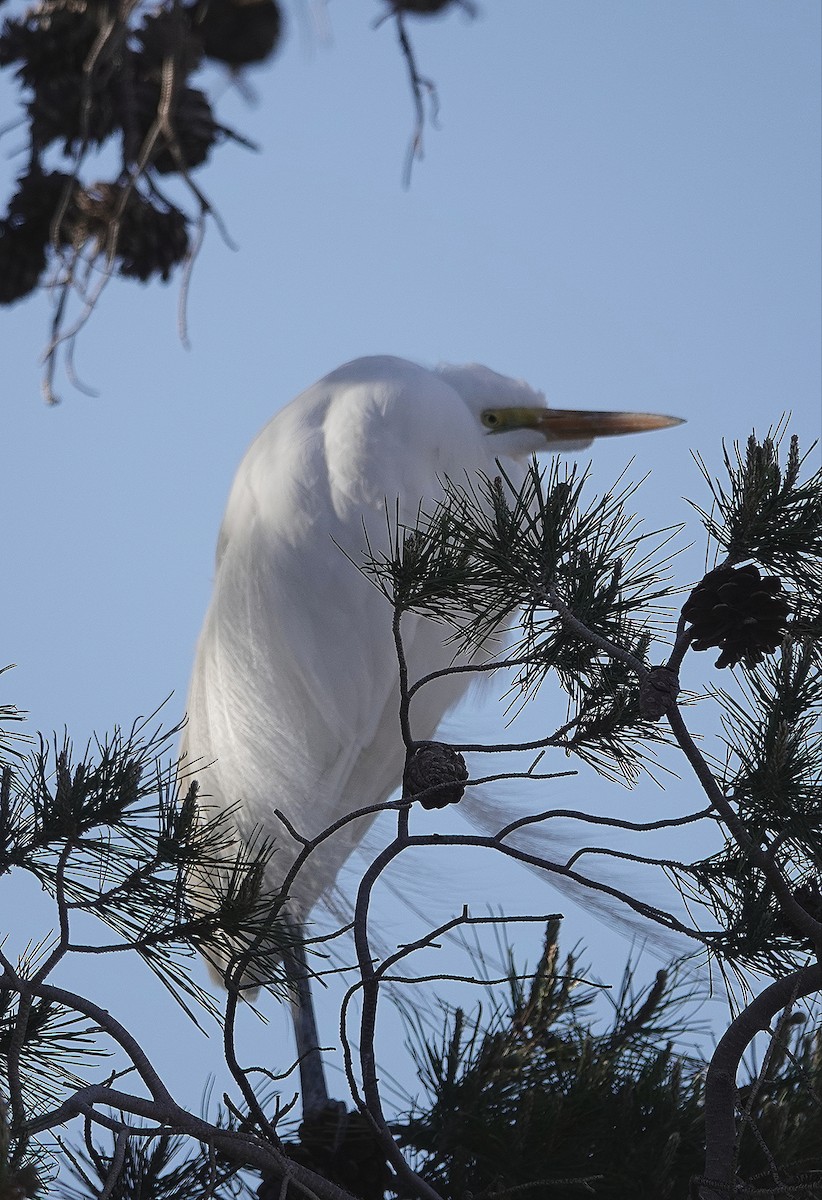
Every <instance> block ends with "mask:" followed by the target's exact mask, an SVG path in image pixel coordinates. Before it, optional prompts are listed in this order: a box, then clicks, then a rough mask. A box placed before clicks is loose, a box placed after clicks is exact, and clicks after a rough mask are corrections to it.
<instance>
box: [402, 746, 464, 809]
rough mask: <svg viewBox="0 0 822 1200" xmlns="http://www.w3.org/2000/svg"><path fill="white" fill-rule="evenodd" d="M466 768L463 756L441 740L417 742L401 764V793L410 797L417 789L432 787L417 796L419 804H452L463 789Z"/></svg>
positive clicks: (429, 805) (461, 795)
mask: <svg viewBox="0 0 822 1200" xmlns="http://www.w3.org/2000/svg"><path fill="white" fill-rule="evenodd" d="M467 778H468V768H467V767H466V765H465V759H464V758H463V757H462V755H461V754H460V753H459V752H458V751H457V750H453V749H452V748H451V747H450V746H446V745H445V744H444V743H443V742H420V743H419V745H418V746H417V747H416V749H415V750H414V753H413V754H412V755H411V757H410V759H409V760H408V763H407V765H406V768H405V793H406V795H407V796H408V797H409V799H411V800H413V799H415V798H416V797H417V796H419V795H420V793H421V792H427V791H428V790H429V789H431V788H436V789H437V790H436V791H435V792H431V794H430V795H428V796H423V797H422V798H421V799H420V804H421V805H422V806H423V808H429V809H431V808H445V806H446V805H447V804H456V803H457V802H458V801H459V800H461V799H462V797H463V794H464V792H465V786H464V784H465V781H466V779H467Z"/></svg>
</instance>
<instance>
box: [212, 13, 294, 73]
mask: <svg viewBox="0 0 822 1200" xmlns="http://www.w3.org/2000/svg"><path fill="white" fill-rule="evenodd" d="M190 11H191V13H192V15H193V19H194V28H195V30H196V31H197V33H198V35H199V36H200V38H201V39H202V43H203V49H204V50H205V53H206V55H207V57H208V58H213V59H216V61H217V62H223V63H226V64H227V65H228V66H229V67H247V66H248V65H249V64H250V63H260V62H265V60H266V59H267V58H270V57H271V55H272V54H273V53H274V51H275V50H276V49H277V46H278V45H279V42H280V37H281V36H282V15H281V13H280V9H279V7H278V5H277V4H276V3H275V0H196V2H195V3H194V4H193V5H192V7H191V10H190Z"/></svg>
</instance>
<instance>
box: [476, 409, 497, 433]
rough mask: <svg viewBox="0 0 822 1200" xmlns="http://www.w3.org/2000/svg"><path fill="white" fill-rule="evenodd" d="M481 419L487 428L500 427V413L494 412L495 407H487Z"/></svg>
mask: <svg viewBox="0 0 822 1200" xmlns="http://www.w3.org/2000/svg"><path fill="white" fill-rule="evenodd" d="M480 420H481V421H482V423H483V425H484V426H485V428H486V429H499V423H500V421H499V413H496V412H494V410H493V408H486V410H485V412H484V413H482V415H481V416H480Z"/></svg>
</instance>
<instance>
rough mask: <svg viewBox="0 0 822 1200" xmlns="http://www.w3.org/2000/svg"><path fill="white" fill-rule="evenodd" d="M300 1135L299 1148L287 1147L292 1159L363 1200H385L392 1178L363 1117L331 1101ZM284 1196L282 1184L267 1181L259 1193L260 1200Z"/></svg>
mask: <svg viewBox="0 0 822 1200" xmlns="http://www.w3.org/2000/svg"><path fill="white" fill-rule="evenodd" d="M299 1135H300V1142H299V1145H296V1146H288V1147H287V1152H288V1156H289V1158H293V1159H294V1160H295V1161H296V1162H299V1163H301V1164H302V1165H303V1166H306V1167H310V1168H311V1169H312V1170H314V1171H317V1172H318V1173H319V1174H320V1175H322V1176H323V1177H324V1178H325V1179H330V1180H331V1182H332V1183H337V1184H339V1185H340V1186H341V1187H344V1188H345V1189H346V1190H347V1191H349V1192H351V1193H353V1195H355V1196H359V1197H361V1200H383V1196H384V1195H385V1192H386V1190H387V1189H388V1188H389V1187H390V1185H391V1179H392V1175H391V1172H390V1171H389V1169H388V1166H387V1164H386V1159H385V1151H384V1150H383V1148H382V1146H381V1145H380V1143H379V1140H378V1139H377V1135H376V1134H375V1133H374V1129H373V1126H372V1125H371V1122H370V1121H369V1120H368V1119H367V1118H366V1117H364V1116H363V1115H362V1113H360V1112H346V1110H345V1105H344V1104H340V1103H338V1102H336V1101H331V1102H330V1103H329V1104H328V1106H327V1107H326V1108H324V1109H323V1110H322V1111H321V1112H317V1113H312V1115H311V1116H310V1117H308V1118H307V1119H306V1120H304V1121H303V1122H302V1124H301V1125H300V1129H299ZM281 1194H282V1183H281V1181H278V1180H277V1181H275V1180H272V1181H270V1182H269V1181H265V1182H264V1183H263V1184H262V1185H261V1187H260V1188H259V1190H258V1192H257V1195H258V1197H259V1200H276V1197H278V1196H280V1195H281Z"/></svg>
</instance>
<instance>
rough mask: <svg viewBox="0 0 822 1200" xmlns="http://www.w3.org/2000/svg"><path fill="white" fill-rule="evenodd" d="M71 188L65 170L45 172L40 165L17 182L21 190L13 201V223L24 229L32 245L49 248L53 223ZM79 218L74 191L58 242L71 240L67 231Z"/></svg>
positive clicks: (67, 207)
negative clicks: (38, 244) (35, 243)
mask: <svg viewBox="0 0 822 1200" xmlns="http://www.w3.org/2000/svg"><path fill="white" fill-rule="evenodd" d="M70 185H71V176H70V175H66V174H65V173H64V172H63V171H48V172H44V171H43V170H41V168H40V167H39V166H37V165H35V166H32V167H31V168H30V169H29V171H28V172H27V174H25V175H21V176H20V178H19V179H18V180H17V191H16V192H15V193H14V195H13V196H12V198H11V200H10V201H9V213H8V216H9V222H10V223H11V224H13V225H15V226H17V227H18V228H19V227H22V228H24V229H25V231H26V236H27V237H28V239H29V241H30V242H32V243H34V242H39V243H40V244H41V245H46V243H47V242H48V241H49V239H50V237H51V224H52V221H53V220H54V218H55V216H56V214H57V211H58V209H59V208H60V207H61V205H62V203H63V199H64V197H65V194H66V189H67V188H68V187H70ZM75 219H76V206H75V204H74V202H73V189H72V195H71V196H70V197H69V202H68V204H67V205H66V210H65V213H64V214H63V220H62V223H61V226H60V229H59V230H58V233H57V237H58V241H60V242H61V243H66V242H67V241H68V240H69V239H68V237H67V234H66V231H67V230H68V229H69V228H70V226H71V224H72V223H73V221H74V220H75Z"/></svg>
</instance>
